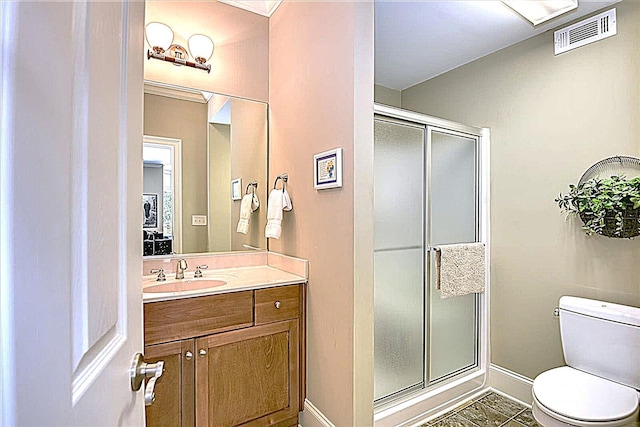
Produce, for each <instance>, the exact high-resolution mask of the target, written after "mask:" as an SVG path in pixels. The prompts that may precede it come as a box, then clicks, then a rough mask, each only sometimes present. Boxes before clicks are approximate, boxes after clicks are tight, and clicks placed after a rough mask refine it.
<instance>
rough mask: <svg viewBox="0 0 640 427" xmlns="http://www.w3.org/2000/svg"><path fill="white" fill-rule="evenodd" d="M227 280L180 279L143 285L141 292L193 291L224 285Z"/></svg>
mask: <svg viewBox="0 0 640 427" xmlns="http://www.w3.org/2000/svg"><path fill="white" fill-rule="evenodd" d="M226 284H227V282H225V281H224V280H214V279H205V280H203V279H198V280H180V281H175V282H170V283H162V284H157V285H150V286H145V288H144V289H143V292H153V293H159V292H184V291H193V290H196V289H209V288H215V287H218V286H224V285H226Z"/></svg>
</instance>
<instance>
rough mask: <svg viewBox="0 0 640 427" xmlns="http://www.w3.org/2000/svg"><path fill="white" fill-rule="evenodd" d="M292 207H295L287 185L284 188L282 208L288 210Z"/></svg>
mask: <svg viewBox="0 0 640 427" xmlns="http://www.w3.org/2000/svg"><path fill="white" fill-rule="evenodd" d="M291 209H293V204H292V203H291V197H289V192H288V191H287V188H286V187H285V188H283V189H282V210H283V211H287V212H288V211H290V210H291Z"/></svg>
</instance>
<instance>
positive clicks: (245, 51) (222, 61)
mask: <svg viewBox="0 0 640 427" xmlns="http://www.w3.org/2000/svg"><path fill="white" fill-rule="evenodd" d="M154 21H159V22H163V23H165V24H167V25H169V26H170V27H171V29H172V30H173V32H174V43H177V44H180V45H182V46H184V47H185V48H187V49H188V42H187V41H188V39H189V37H191V35H193V34H206V35H208V36H209V37H210V38H211V39H212V40H213V43H214V49H213V56H212V57H211V59H210V60H209V63H210V64H211V73H210V74H207V73H206V72H205V71H201V70H196V69H193V68H187V67H176V66H174V65H172V64H170V63H168V62H163V61H159V60H155V59H151V60H147V59H145V61H144V78H145V79H146V80H153V81H158V82H163V83H170V84H174V85H178V86H185V87H191V88H196V89H202V90H207V91H209V92H216V93H223V94H226V95H235V96H240V97H244V98H249V99H255V100H259V101H265V102H266V101H267V100H268V97H269V18H267V17H265V16H261V15H258V14H255V13H251V12H248V11H246V10H242V9H239V8H237V7H233V6H229V5H226V4H224V3H218V2H216V1H207V2H204V1H196V2H190V1H189V2H187V1H173V2H172V1H146V11H145V23H149V22H154ZM145 46H146V47H147V48H148V46H147V45H146V44H145Z"/></svg>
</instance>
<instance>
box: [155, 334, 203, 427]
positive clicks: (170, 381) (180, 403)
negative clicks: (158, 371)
mask: <svg viewBox="0 0 640 427" xmlns="http://www.w3.org/2000/svg"><path fill="white" fill-rule="evenodd" d="M194 342H195V340H192V339H191V340H184V341H174V342H170V343H165V344H156V345H149V346H146V347H145V349H144V353H145V361H146V362H149V363H154V362H156V361H158V360H164V372H163V374H162V376H161V377H160V379H158V382H156V387H155V394H156V400H155V401H154V402H153V405H151V406H147V407H146V416H147V417H146V418H147V427H174V426H175V427H192V426H193V425H194V411H195V407H194V396H193V394H194V389H193V386H194V384H193V373H194V362H195V355H194V348H193V346H194Z"/></svg>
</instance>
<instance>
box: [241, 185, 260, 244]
mask: <svg viewBox="0 0 640 427" xmlns="http://www.w3.org/2000/svg"><path fill="white" fill-rule="evenodd" d="M253 198H254V195H253V194H245V195H244V197H242V202H240V220H239V221H238V228H236V231H237V232H238V233H242V234H247V232H248V231H249V219H251V212H253V209H252V204H253ZM256 198H257V197H256ZM258 206H259V204H258Z"/></svg>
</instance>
